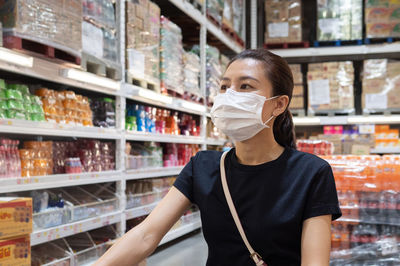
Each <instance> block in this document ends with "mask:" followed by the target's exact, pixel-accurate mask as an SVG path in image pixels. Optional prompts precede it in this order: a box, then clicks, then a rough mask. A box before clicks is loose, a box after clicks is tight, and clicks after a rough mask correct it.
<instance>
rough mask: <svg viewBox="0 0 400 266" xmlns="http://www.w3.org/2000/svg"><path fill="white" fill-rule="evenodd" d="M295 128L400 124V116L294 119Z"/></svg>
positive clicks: (308, 117) (305, 117) (344, 116)
mask: <svg viewBox="0 0 400 266" xmlns="http://www.w3.org/2000/svg"><path fill="white" fill-rule="evenodd" d="M293 122H294V125H295V126H318V125H322V126H323V125H362V124H400V115H390V116H389V115H351V116H346V115H343V116H304V117H298V116H297V117H293Z"/></svg>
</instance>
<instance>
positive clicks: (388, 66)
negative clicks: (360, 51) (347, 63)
mask: <svg viewBox="0 0 400 266" xmlns="http://www.w3.org/2000/svg"><path fill="white" fill-rule="evenodd" d="M399 77H400V61H389V60H387V59H370V60H365V61H364V74H363V80H362V107H363V110H364V112H368V113H369V112H375V111H383V110H386V109H387V108H395V109H398V108H400V78H399Z"/></svg>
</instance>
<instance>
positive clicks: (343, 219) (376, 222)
mask: <svg viewBox="0 0 400 266" xmlns="http://www.w3.org/2000/svg"><path fill="white" fill-rule="evenodd" d="M337 221H338V222H344V223H357V224H359V223H363V224H375V225H390V226H400V223H385V222H379V221H364V220H360V219H350V218H339V219H337Z"/></svg>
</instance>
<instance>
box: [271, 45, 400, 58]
mask: <svg viewBox="0 0 400 266" xmlns="http://www.w3.org/2000/svg"><path fill="white" fill-rule="evenodd" d="M270 51H271V52H272V53H274V54H277V55H279V56H281V57H284V58H292V57H319V56H342V55H349V56H354V55H366V54H391V53H398V52H400V43H389V44H369V45H351V46H333V47H311V48H297V49H279V50H278V49H276V50H270Z"/></svg>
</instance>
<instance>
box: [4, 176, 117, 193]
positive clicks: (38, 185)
mask: <svg viewBox="0 0 400 266" xmlns="http://www.w3.org/2000/svg"><path fill="white" fill-rule="evenodd" d="M121 179H122V171H104V172H90V173H78V174H59V175H47V176H37V177H36V176H34V177H17V178H0V193H7V192H18V191H30V190H36V189H48V188H58V187H67V186H78V185H88V184H97V183H105V182H114V181H118V180H121Z"/></svg>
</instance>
